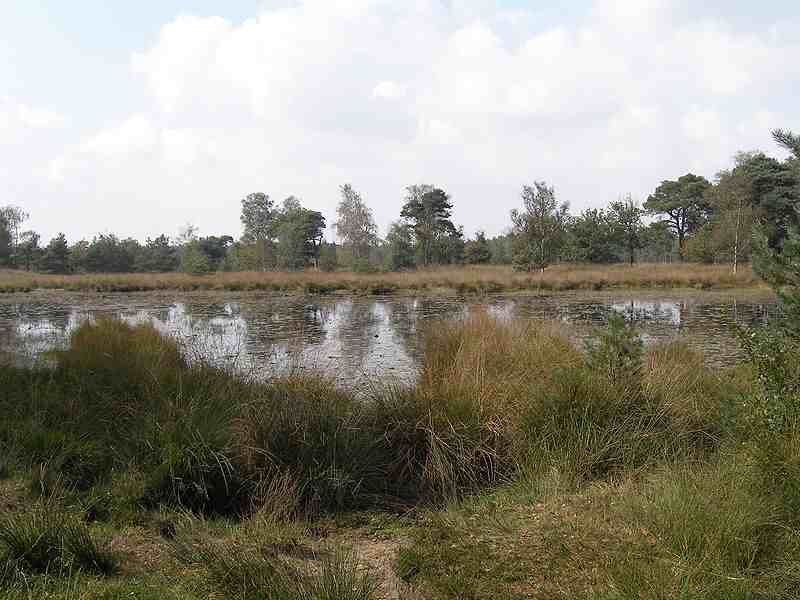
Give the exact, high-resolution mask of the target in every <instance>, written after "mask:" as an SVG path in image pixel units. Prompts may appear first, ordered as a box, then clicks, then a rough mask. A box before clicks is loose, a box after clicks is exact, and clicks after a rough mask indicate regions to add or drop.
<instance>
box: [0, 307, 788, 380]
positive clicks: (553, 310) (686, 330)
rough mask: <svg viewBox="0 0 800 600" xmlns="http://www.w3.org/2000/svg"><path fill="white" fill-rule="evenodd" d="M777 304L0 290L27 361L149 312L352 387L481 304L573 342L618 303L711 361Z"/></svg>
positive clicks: (264, 372)
mask: <svg viewBox="0 0 800 600" xmlns="http://www.w3.org/2000/svg"><path fill="white" fill-rule="evenodd" d="M775 309H776V304H775V299H774V297H773V296H772V295H771V294H770V293H769V292H766V291H764V292H752V291H748V292H730V293H725V292H695V291H674V292H673V291H666V292H637V291H625V292H593V293H565V294H550V295H497V296H477V297H458V296H419V297H407V296H388V297H349V296H279V295H274V294H266V293H265V294H260V293H233V292H231V293H228V292H202V293H201V292H192V293H178V292H169V293H168V292H159V293H148V294H104V295H89V294H73V293H67V292H62V293H59V292H55V293H53V292H34V293H30V294H26V295H9V296H6V297H0V353H2V355H4V356H5V357H6V358H8V357H11V358H12V359H15V360H21V361H26V360H30V359H34V358H36V357H37V356H39V355H40V354H42V353H43V352H44V351H46V350H49V349H52V348H58V347H63V345H64V344H65V343H66V342H67V340H68V336H69V333H70V331H71V330H73V329H74V328H75V327H76V326H77V325H78V324H79V323H81V322H82V321H83V320H85V319H87V318H96V317H99V316H114V317H118V318H121V319H124V320H126V321H129V322H131V323H140V322H151V323H153V324H154V325H155V326H156V327H157V328H158V329H160V330H162V331H164V332H167V333H169V334H171V335H174V336H176V337H177V338H178V339H179V340H180V341H181V342H182V343H183V344H184V346H185V347H186V349H187V351H188V352H189V354H190V355H191V356H193V357H198V358H203V359H206V360H211V361H214V362H216V363H223V364H226V365H229V366H232V367H235V368H237V369H239V370H244V371H246V372H249V373H253V374H255V375H258V376H270V375H273V374H276V373H282V372H286V370H287V369H290V368H294V369H320V370H322V371H324V372H326V373H328V374H330V375H332V376H333V377H335V378H336V379H337V380H339V381H341V382H343V383H346V384H347V385H355V386H357V385H359V384H362V383H366V382H368V381H369V380H372V379H374V378H377V377H381V378H384V377H387V376H388V377H393V378H396V379H401V380H409V379H411V378H413V377H414V375H415V373H416V370H417V368H418V365H419V360H420V352H421V333H422V332H423V331H424V329H425V328H426V327H429V326H431V325H433V324H435V323H436V322H437V321H438V320H441V319H458V318H463V317H464V316H466V315H468V314H470V313H471V312H474V311H479V310H483V311H488V312H489V313H490V314H494V315H497V316H498V317H499V318H521V319H546V320H556V321H563V322H566V323H569V324H571V327H570V328H569V331H570V332H571V335H572V337H573V338H574V340H575V342H576V343H578V344H580V343H581V342H582V340H583V339H585V338H586V337H588V336H591V335H592V333H593V331H594V330H595V328H596V327H599V326H602V325H603V324H604V323H605V322H606V320H607V318H608V315H609V314H610V313H611V312H612V311H617V312H621V313H623V314H624V315H625V316H626V318H628V319H629V320H630V321H632V322H633V323H635V324H636V326H637V328H638V329H639V331H640V332H641V335H642V337H643V339H644V341H645V343H646V344H652V343H655V342H658V341H664V340H674V339H678V340H683V341H685V342H686V343H687V344H689V345H690V346H691V347H693V348H696V349H698V350H700V351H702V352H703V353H704V355H705V357H706V360H707V362H708V363H709V364H711V365H714V366H729V365H732V364H735V363H736V362H737V361H738V360H740V359H741V356H742V354H741V350H740V348H739V346H738V344H737V342H736V338H735V335H734V334H733V331H732V325H733V324H734V323H738V324H740V325H745V326H760V325H763V324H764V323H766V322H767V319H768V318H769V316H770V315H771V314H774V311H775Z"/></svg>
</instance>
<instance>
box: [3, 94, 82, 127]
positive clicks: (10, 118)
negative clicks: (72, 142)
mask: <svg viewBox="0 0 800 600" xmlns="http://www.w3.org/2000/svg"><path fill="white" fill-rule="evenodd" d="M67 123H68V119H67V117H65V116H64V115H62V114H59V113H57V112H55V111H53V110H50V109H47V108H42V107H38V106H29V105H27V104H24V103H22V102H15V101H13V100H11V99H10V98H6V99H2V98H0V133H5V134H6V135H10V134H11V133H18V132H20V131H24V130H29V129H53V128H58V127H63V126H64V125H66V124H67Z"/></svg>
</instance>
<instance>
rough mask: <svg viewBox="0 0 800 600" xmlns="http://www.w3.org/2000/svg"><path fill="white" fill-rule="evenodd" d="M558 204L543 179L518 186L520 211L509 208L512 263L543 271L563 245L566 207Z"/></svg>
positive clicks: (526, 268) (553, 192)
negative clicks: (511, 228) (520, 188)
mask: <svg viewBox="0 0 800 600" xmlns="http://www.w3.org/2000/svg"><path fill="white" fill-rule="evenodd" d="M568 208H569V205H568V204H567V203H566V202H565V203H563V204H560V205H559V204H558V202H557V201H556V194H555V190H554V189H553V188H552V187H550V186H548V185H547V183H545V182H544V181H535V182H534V184H533V185H532V186H530V185H526V186H523V187H522V210H521V211H519V210H516V209H514V210H512V211H511V221H512V222H513V224H514V229H513V235H514V266H515V267H517V268H518V269H524V270H526V271H532V270H534V269H538V270H540V271H542V272H543V271H544V270H545V268H546V267H547V266H548V265H550V264H551V263H552V262H553V261H554V260H555V259H556V258H557V256H558V253H559V251H560V250H561V248H562V247H563V245H564V239H565V232H566V221H567V218H568V213H567V210H568Z"/></svg>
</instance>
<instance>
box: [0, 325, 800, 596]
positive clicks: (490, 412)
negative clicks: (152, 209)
mask: <svg viewBox="0 0 800 600" xmlns="http://www.w3.org/2000/svg"><path fill="white" fill-rule="evenodd" d="M752 339H753V338H748V337H747V336H743V343H745V344H751V345H752V348H751V349H753V350H754V352H753V356H754V357H756V358H755V359H754V362H753V363H752V364H750V363H748V364H742V365H740V366H739V367H737V368H735V369H732V370H727V371H720V370H712V369H709V368H707V367H706V366H705V363H704V361H703V358H702V357H701V356H699V355H697V354H695V353H693V352H691V351H690V350H688V349H687V348H686V347H685V346H682V345H681V344H675V343H673V344H669V345H662V346H655V347H651V348H649V349H646V350H645V349H643V348H642V346H641V344H640V343H639V342H638V340H637V339H636V335H635V332H634V331H633V330H632V329H631V328H630V327H629V326H628V325H626V324H625V323H624V322H622V321H621V319H616V318H614V319H612V320H611V323H610V325H609V327H608V328H607V329H604V330H601V331H598V336H597V338H596V340H595V342H594V343H593V344H590V345H588V346H587V348H586V349H585V350H583V351H582V350H579V349H576V348H575V347H574V345H573V344H572V343H571V342H570V341H569V339H568V337H567V335H566V333H565V332H564V331H563V330H562V329H561V327H560V326H555V325H550V324H547V323H536V322H530V321H525V322H522V321H498V320H495V319H493V318H491V317H489V316H486V315H476V316H474V317H472V318H469V319H466V320H463V321H454V322H448V323H440V324H438V325H437V326H436V327H434V328H431V329H430V330H429V331H428V332H427V333H426V334H425V335H424V357H423V360H422V368H421V372H420V375H419V377H418V379H417V381H416V382H415V383H414V384H413V385H405V386H401V385H387V384H385V383H382V382H374V385H373V386H371V387H370V388H369V390H368V391H364V390H361V391H360V392H359V394H358V395H355V394H353V393H352V392H350V391H348V389H346V388H342V387H338V386H337V385H335V384H333V383H332V382H331V381H329V380H327V379H325V378H324V377H321V376H317V375H313V374H308V373H303V374H298V375H291V376H287V377H284V378H277V379H273V380H269V381H259V380H253V379H248V378H245V377H243V376H241V375H237V374H236V373H233V372H230V371H226V370H223V369H219V368H215V367H212V366H209V365H206V364H203V363H201V362H189V361H187V359H186V358H185V356H186V355H185V353H184V351H183V349H182V348H181V347H180V346H179V345H178V344H177V343H176V342H175V341H174V340H171V339H169V338H166V337H163V336H161V335H160V334H158V333H157V332H156V331H155V330H154V329H153V328H151V327H150V326H145V325H142V326H137V327H132V326H129V325H126V324H124V323H121V322H118V321H99V322H97V323H95V324H91V323H87V324H84V325H83V326H81V327H80V328H78V329H77V330H75V331H74V333H73V334H72V337H71V341H70V345H69V346H68V347H67V348H66V349H64V350H60V351H56V352H53V353H51V354H50V355H49V356H48V357H47V358H46V360H44V361H43V362H41V363H40V364H37V365H35V366H32V367H31V366H28V367H22V366H3V367H0V411H2V414H3V419H2V421H0V477H1V479H0V507H2V511H3V516H2V518H0V598H17V597H24V598H40V597H42V598H44V597H47V598H120V597H125V598H198V599H199V598H236V599H248V600H249V599H308V600H311V599H320V600H323V599H324V600H349V599H353V600H368V599H378V598H408V599H411V598H430V599H438V598H444V599H454V600H455V599H468V598H472V599H478V598H511V599H516V598H520V599H521V598H542V599H545V598H547V599H550V598H602V599H609V600H610V599H622V598H704V599H705V598H719V599H723V598H725V599H729V598H741V599H745V598H793V597H796V596H795V594H796V590H797V589H799V588H800V562H798V558H797V557H798V550H800V535H799V534H798V531H797V523H798V517H800V490H799V489H798V487H797V483H796V482H797V481H800V466H799V465H800V452H798V449H799V448H800V433H798V431H800V428H798V426H797V421H796V416H795V414H796V411H793V410H792V409H791V406H788V405H787V408H786V410H784V411H783V412H779V411H776V410H775V405H774V404H772V403H769V402H767V401H766V400H765V399H769V398H771V396H770V388H769V385H768V384H766V383H765V380H764V378H762V377H759V376H758V375H757V374H758V373H764V372H765V371H764V370H763V369H760V367H759V362H758V356H761V355H760V354H759V352H760V351H759V350H758V348H759V347H760V346H758V345H757V344H756V343H755V342H753V341H752ZM748 340H750V341H748ZM765 360H768V359H767V358H765ZM769 364H771V365H772V366H773V367H776V365H777V366H779V367H780V369H781V370H780V377H781V379H780V381H781V382H783V383H782V384H785V385H786V386H788V385H789V383H791V382H793V381H794V382H796V381H798V370H800V368H799V367H798V366H797V364H798V363H797V361H795V360H787V361H783V362H781V361H777V362H776V361H775V360H773V361H772V362H771V363H769ZM760 366H761V367H763V366H764V365H760ZM765 385H766V386H767V387H766V388H765Z"/></svg>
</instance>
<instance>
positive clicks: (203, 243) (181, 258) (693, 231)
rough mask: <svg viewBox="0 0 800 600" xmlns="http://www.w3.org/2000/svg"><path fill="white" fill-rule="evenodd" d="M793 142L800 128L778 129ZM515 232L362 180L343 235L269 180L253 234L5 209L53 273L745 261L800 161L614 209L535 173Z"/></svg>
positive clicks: (253, 213) (36, 266) (798, 193)
mask: <svg viewBox="0 0 800 600" xmlns="http://www.w3.org/2000/svg"><path fill="white" fill-rule="evenodd" d="M773 137H774V138H775V140H776V141H777V142H778V143H779V144H780V145H782V146H783V147H786V148H788V149H789V150H793V146H792V144H793V143H796V139H797V138H796V137H795V136H793V135H792V134H791V133H790V132H785V131H782V130H776V131H774V132H773ZM520 196H521V198H520V199H521V207H520V208H518V209H515V210H513V211H511V215H510V221H511V222H510V227H509V229H508V230H507V232H506V233H504V234H502V235H498V236H495V237H492V238H487V236H486V235H485V233H484V232H482V231H478V232H477V233H476V234H475V236H474V237H473V238H470V239H467V238H465V236H464V229H463V227H462V226H459V225H456V224H455V223H454V222H453V219H452V213H453V201H452V198H451V196H450V195H449V194H448V193H447V192H446V191H445V190H443V189H442V188H440V187H436V186H434V185H430V184H417V185H410V186H408V187H407V188H406V189H405V195H404V198H403V203H402V206H401V209H400V213H399V216H398V219H397V220H396V221H395V222H393V223H392V224H391V225H390V227H389V229H388V231H387V232H386V236H385V237H384V238H381V237H380V236H379V235H378V227H377V225H376V223H375V220H374V217H373V213H372V210H371V209H370V208H369V206H368V204H367V203H366V201H365V200H364V198H363V197H362V195H361V194H360V193H359V192H358V191H357V190H356V189H355V188H354V187H353V186H352V185H350V184H345V185H342V186H341V187H340V188H339V197H340V200H339V203H338V206H337V210H336V216H337V220H336V222H335V223H333V224H332V227H333V229H334V231H335V233H336V238H337V240H338V243H331V242H327V241H325V239H324V233H325V229H326V222H325V217H324V216H323V215H322V214H321V213H320V212H318V211H315V210H312V209H310V208H306V207H304V206H303V205H302V203H301V201H300V199H298V198H296V197H294V196H290V197H288V198H286V199H285V200H283V202H281V203H278V204H276V203H275V202H274V201H273V200H272V199H271V198H270V196H269V195H267V194H264V193H262V192H257V193H252V194H249V195H248V196H247V197H246V198H244V199H242V201H241V223H242V229H243V233H242V235H241V236H240V237H239V238H238V239H236V238H234V237H233V236H229V235H223V236H205V237H202V236H199V235H198V231H197V229H196V228H195V227H193V226H191V225H187V226H186V227H184V228H183V230H182V231H181V232H180V233H179V235H178V236H177V237H175V238H170V237H169V236H167V235H166V234H161V235H159V236H158V237H155V238H148V239H147V240H145V242H144V243H141V242H139V241H138V240H135V239H132V238H126V239H120V238H118V237H117V236H115V235H113V234H101V235H98V236H95V237H94V238H93V239H92V240H91V241H88V240H80V241H77V242H74V243H72V244H69V243H68V241H67V239H66V236H64V234H61V233H60V234H58V235H57V236H56V237H54V238H53V239H52V240H50V241H49V242H48V243H47V244H46V245H41V239H40V236H39V235H38V234H37V233H36V232H35V231H32V230H27V229H25V228H24V224H25V223H26V221H27V220H28V217H29V216H28V214H27V213H26V212H25V211H24V210H22V209H21V208H19V207H15V206H6V207H0V266H3V267H7V268H15V269H25V270H40V271H45V272H51V273H78V272H166V271H179V270H180V271H185V272H188V273H197V274H200V273H208V272H213V271H249V270H298V269H305V268H315V269H319V270H324V271H332V270H336V269H340V268H341V269H351V270H354V271H362V272H366V271H375V270H389V271H398V270H405V269H414V268H418V267H429V266H434V265H456V264H508V265H514V267H515V268H517V269H520V270H527V271H533V270H543V269H545V268H546V267H547V266H549V265H551V264H553V263H558V262H577V263H616V262H629V263H631V264H633V263H634V262H636V261H648V262H670V261H681V260H690V261H694V262H706V263H727V264H730V265H731V268H732V269H733V270H734V271H735V270H736V269H737V266H738V265H739V264H741V263H743V262H748V261H749V260H750V256H751V251H752V235H751V232H752V231H753V229H754V227H757V228H758V229H759V231H762V232H763V234H764V235H765V236H766V238H767V240H768V242H769V244H770V246H771V247H773V248H777V247H780V245H781V244H782V243H783V240H784V239H785V237H786V232H787V230H788V229H789V228H790V227H792V226H794V225H795V224H797V221H798V207H800V159H798V158H797V157H796V156H795V155H791V156H790V157H789V158H787V159H786V160H783V161H781V160H778V159H776V158H772V157H770V156H767V155H766V154H764V153H762V152H742V153H739V154H737V155H736V157H735V158H734V165H733V167H732V168H730V169H727V170H723V171H720V172H719V173H718V174H717V176H716V177H715V178H714V180H713V181H708V180H707V179H706V178H704V177H702V176H699V175H695V174H692V173H687V174H685V175H683V176H681V177H678V178H677V179H674V180H665V181H662V182H661V183H660V184H659V185H658V186H657V187H656V188H655V190H654V191H653V192H652V193H651V194H650V195H649V196H648V197H647V199H646V200H645V201H644V203H643V204H641V205H640V204H639V203H637V202H636V201H635V200H634V199H633V198H632V197H631V196H630V195H627V196H623V197H620V198H619V199H617V200H615V201H612V202H610V203H609V204H608V205H607V206H606V207H604V208H591V209H587V210H584V211H583V212H581V213H580V214H571V213H570V212H569V206H568V204H567V203H564V202H559V201H558V199H557V196H556V192H555V189H554V187H553V186H550V185H548V184H547V183H546V182H544V181H535V182H534V183H533V184H532V185H525V186H523V187H522V190H521V194H520Z"/></svg>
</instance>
